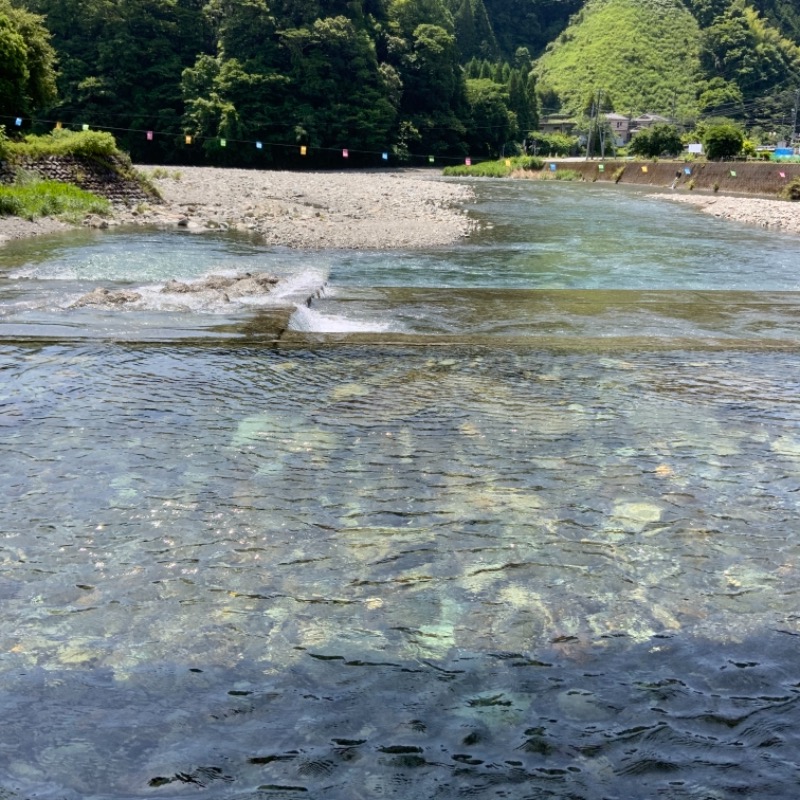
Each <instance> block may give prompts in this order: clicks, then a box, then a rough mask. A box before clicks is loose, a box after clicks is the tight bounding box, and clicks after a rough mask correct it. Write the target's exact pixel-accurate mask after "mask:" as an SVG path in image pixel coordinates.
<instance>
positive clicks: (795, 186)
mask: <svg viewBox="0 0 800 800" xmlns="http://www.w3.org/2000/svg"><path fill="white" fill-rule="evenodd" d="M781 197H782V198H783V199H784V200H795V201H796V200H800V178H795V179H794V180H792V181H790V182H789V183H787V184H786V186H784V188H783V191H782V192H781Z"/></svg>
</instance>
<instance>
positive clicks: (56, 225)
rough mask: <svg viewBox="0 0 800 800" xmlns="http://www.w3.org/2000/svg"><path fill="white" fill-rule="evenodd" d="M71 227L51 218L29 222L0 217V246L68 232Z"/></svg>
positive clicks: (17, 218) (16, 218) (15, 218)
mask: <svg viewBox="0 0 800 800" xmlns="http://www.w3.org/2000/svg"><path fill="white" fill-rule="evenodd" d="M71 227H74V226H72V225H69V224H67V223H66V222H61V221H59V220H57V219H53V218H52V217H43V218H42V219H37V220H34V221H33V222H31V221H30V220H27V219H20V218H19V217H0V246H2V245H4V244H5V243H6V242H10V241H12V240H14V239H28V238H30V237H31V236H39V235H41V234H44V233H57V232H58V231H65V230H69V229H70V228H71Z"/></svg>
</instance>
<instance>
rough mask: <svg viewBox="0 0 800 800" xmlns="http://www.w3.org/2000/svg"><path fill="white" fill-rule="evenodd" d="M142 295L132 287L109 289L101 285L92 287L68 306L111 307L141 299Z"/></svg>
mask: <svg viewBox="0 0 800 800" xmlns="http://www.w3.org/2000/svg"><path fill="white" fill-rule="evenodd" d="M141 299H142V296H141V295H140V294H139V292H134V291H133V290H132V289H119V290H117V291H111V290H110V289H106V288H104V287H102V286H98V287H97V288H96V289H92V291H91V292H89V293H88V294H85V295H83V297H79V298H78V299H77V300H76V301H75V302H74V303H73V304H72V305H71V306H70V308H83V307H84V306H106V307H107V308H113V307H114V306H121V305H125V304H126V303H135V302H136V301H137V300H141Z"/></svg>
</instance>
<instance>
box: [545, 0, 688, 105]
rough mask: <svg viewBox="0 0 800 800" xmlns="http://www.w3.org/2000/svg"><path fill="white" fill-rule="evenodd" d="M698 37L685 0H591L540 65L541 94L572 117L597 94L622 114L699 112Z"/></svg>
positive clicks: (555, 42)
mask: <svg viewBox="0 0 800 800" xmlns="http://www.w3.org/2000/svg"><path fill="white" fill-rule="evenodd" d="M701 38H702V37H701V32H700V26H699V25H698V23H697V20H696V19H695V18H694V16H693V15H692V14H691V12H690V11H689V10H688V9H687V8H686V7H685V6H684V5H683V3H682V2H680V0H589V2H587V3H586V5H585V6H584V8H583V9H582V10H581V11H580V12H579V13H578V14H577V15H575V16H574V17H573V19H572V22H571V23H570V25H569V26H568V27H567V29H566V30H565V31H563V32H562V33H561V34H560V35H559V36H558V38H557V39H556V40H555V41H554V42H553V43H552V44H550V45H549V46H548V47H547V50H546V51H545V53H544V54H543V55H542V57H541V58H540V59H539V62H538V64H537V65H536V73H537V77H538V83H539V90H540V93H541V94H542V96H543V97H545V98H548V99H549V102H551V103H552V102H558V103H559V105H560V106H561V109H560V110H561V111H563V112H565V113H568V114H579V113H582V112H584V111H586V110H587V108H588V106H589V105H590V104H591V101H592V98H594V97H596V96H597V93H598V92H602V93H603V94H604V97H605V101H606V102H605V104H604V107H607V108H611V109H613V110H616V111H618V112H620V113H625V114H628V113H633V114H640V113H644V112H661V113H666V114H670V115H671V114H672V111H673V109H674V111H675V114H676V115H677V116H684V115H687V114H690V113H694V112H695V111H696V105H697V100H696V91H695V86H696V84H697V82H698V80H699V77H700V70H701V67H700V48H701Z"/></svg>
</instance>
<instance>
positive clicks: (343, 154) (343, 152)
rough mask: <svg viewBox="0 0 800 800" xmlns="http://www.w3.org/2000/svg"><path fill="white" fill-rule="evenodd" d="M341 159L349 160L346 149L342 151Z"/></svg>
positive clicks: (348, 152)
mask: <svg viewBox="0 0 800 800" xmlns="http://www.w3.org/2000/svg"><path fill="white" fill-rule="evenodd" d="M342 158H350V151H349V150H348V149H347V148H345V149H344V150H342Z"/></svg>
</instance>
